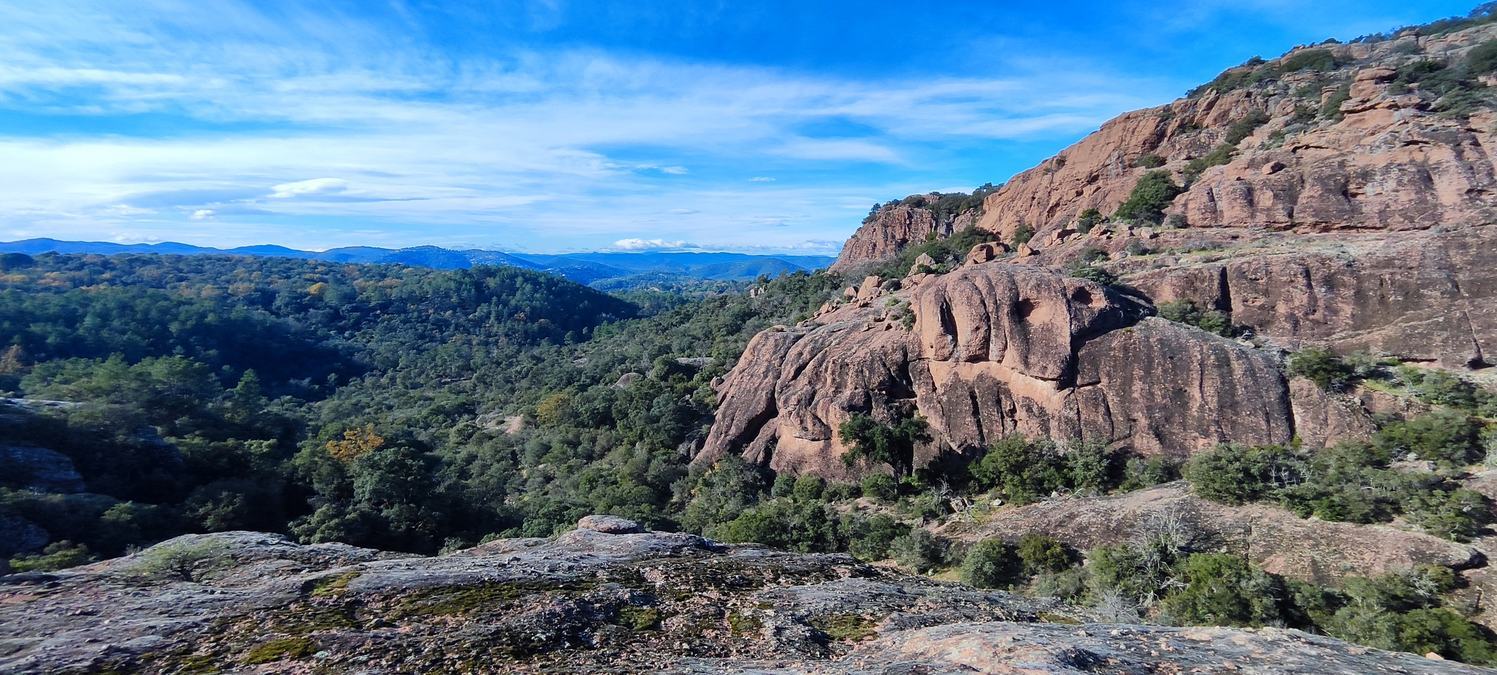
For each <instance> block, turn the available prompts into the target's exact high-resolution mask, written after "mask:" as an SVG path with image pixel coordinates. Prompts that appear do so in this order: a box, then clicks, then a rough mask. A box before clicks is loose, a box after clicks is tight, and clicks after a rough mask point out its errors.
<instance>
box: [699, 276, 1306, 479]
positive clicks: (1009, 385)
mask: <svg viewBox="0 0 1497 675" xmlns="http://www.w3.org/2000/svg"><path fill="white" fill-rule="evenodd" d="M906 281H907V283H906V284H905V286H904V287H903V288H901V289H900V290H898V291H890V292H884V293H883V294H882V295H878V296H875V297H868V298H865V297H863V296H862V295H859V296H858V297H857V299H855V300H854V301H852V302H851V303H849V304H847V305H844V306H842V307H840V308H838V309H835V310H833V311H831V312H829V313H826V314H823V315H821V316H819V317H818V318H817V319H816V320H815V321H814V322H813V324H812V325H805V326H800V327H795V328H785V329H780V330H772V331H768V332H765V333H762V334H760V335H758V336H756V337H755V338H754V339H753V340H752V341H751V342H750V343H749V346H748V348H747V349H746V350H745V353H744V355H743V358H742V359H740V360H739V364H738V366H737V367H736V368H735V369H734V370H733V372H732V373H730V374H729V375H728V377H727V378H726V380H725V381H724V382H723V384H722V386H721V387H720V388H719V392H720V394H719V405H718V415H717V422H716V424H715V425H714V426H713V428H712V431H711V433H710V435H709V436H708V439H707V442H706V444H705V446H704V448H703V450H702V452H701V454H700V455H698V457H697V460H696V461H698V462H703V463H711V462H715V461H717V459H719V458H721V457H723V456H726V455H728V454H730V453H737V454H742V455H743V456H744V457H745V458H747V459H748V460H749V461H752V462H756V463H759V464H761V465H764V466H766V467H768V468H770V469H773V470H775V471H786V472H791V473H814V474H818V475H822V476H826V477H831V478H843V477H847V476H848V474H849V473H855V472H856V471H859V470H866V467H865V468H862V469H857V470H849V469H848V468H847V467H846V466H845V465H844V464H843V463H842V462H841V461H840V459H839V458H840V456H841V455H842V453H843V452H845V450H846V448H844V447H843V445H842V443H841V441H840V439H839V438H838V436H837V429H838V427H839V426H840V425H841V423H842V422H843V421H845V420H847V419H848V418H849V417H850V416H851V415H853V414H855V413H868V414H872V415H874V416H875V417H882V418H889V417H891V416H892V415H894V414H896V413H897V412H898V411H899V410H900V409H901V408H913V409H914V410H915V411H917V412H918V413H919V414H921V415H923V416H924V417H925V418H926V419H927V420H928V421H929V423H930V426H931V431H932V432H933V434H934V435H935V437H936V440H937V442H936V443H934V444H932V445H931V446H930V447H928V448H925V449H923V450H922V451H921V453H920V454H919V455H918V456H917V457H916V460H917V465H919V464H923V463H925V462H928V461H930V460H931V459H933V458H935V457H936V456H938V455H941V454H943V453H947V452H957V453H960V452H964V451H966V450H970V449H976V448H980V447H983V446H985V445H987V444H988V443H990V442H992V441H994V440H996V439H997V438H1000V437H1002V436H1004V435H1007V434H1011V433H1020V434H1024V435H1026V436H1031V437H1048V438H1057V439H1082V440H1094V441H1099V442H1103V443H1107V444H1112V445H1125V446H1128V447H1131V448H1133V449H1135V450H1136V451H1139V452H1143V453H1152V454H1158V453H1165V454H1172V455H1185V454H1188V453H1190V452H1193V451H1196V450H1200V449H1204V448H1207V447H1210V446H1212V445H1215V444H1217V443H1220V442H1223V441H1237V442H1243V443H1283V442H1287V441H1288V440H1289V439H1290V438H1291V437H1292V436H1293V435H1294V432H1295V425H1294V416H1293V406H1292V405H1291V401H1290V397H1289V391H1288V386H1287V383H1286V381H1285V379H1284V376H1283V375H1282V374H1281V372H1280V370H1279V366H1278V363H1277V360H1276V358H1275V357H1274V356H1273V355H1272V354H1270V353H1266V352H1264V351H1262V350H1256V349H1253V348H1252V347H1249V346H1246V345H1243V344H1239V343H1237V342H1235V341H1232V340H1228V339H1225V338H1219V337H1216V336H1213V335H1210V334H1207V333H1205V332H1202V331H1199V330H1196V329H1193V328H1188V327H1184V326H1180V325H1177V324H1173V323H1170V322H1166V321H1163V320H1160V319H1154V318H1148V317H1147V314H1148V313H1149V308H1148V307H1147V305H1145V304H1141V303H1140V302H1138V301H1137V300H1134V299H1131V298H1129V297H1126V296H1123V295H1119V294H1118V293H1116V292H1114V291H1112V290H1110V289H1108V288H1105V287H1103V286H1101V285H1099V284H1096V283H1093V282H1089V281H1083V280H1081V279H1076V278H1072V277H1067V276H1064V275H1061V274H1058V273H1056V272H1053V271H1050V270H1046V269H1040V268H1028V267H1021V266H1015V265H1011V264H1007V263H1003V262H992V263H985V264H977V265H970V266H966V267H963V268H962V269H960V270H957V271H955V272H952V273H949V274H946V275H942V276H929V275H924V276H922V277H919V278H913V277H912V278H911V279H910V280H906ZM905 306H908V311H911V312H913V313H914V322H913V327H912V328H911V329H909V330H906V329H905V328H904V327H903V326H902V325H900V324H899V323H897V322H896V321H895V320H893V318H892V317H891V314H892V313H893V312H894V311H896V310H898V309H899V308H903V307H905ZM906 412H907V411H906Z"/></svg>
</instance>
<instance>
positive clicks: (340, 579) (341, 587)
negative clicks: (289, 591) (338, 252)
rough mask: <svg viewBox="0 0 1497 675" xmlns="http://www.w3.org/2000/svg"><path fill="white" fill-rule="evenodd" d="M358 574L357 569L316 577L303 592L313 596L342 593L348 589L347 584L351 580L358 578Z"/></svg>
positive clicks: (322, 596) (323, 596)
mask: <svg viewBox="0 0 1497 675" xmlns="http://www.w3.org/2000/svg"><path fill="white" fill-rule="evenodd" d="M359 576H360V573H359V572H358V571H357V570H354V571H351V572H344V573H342V574H336V575H333V576H327V577H318V578H316V579H313V580H311V581H310V582H309V583H308V586H307V588H306V591H305V592H306V593H307V595H310V596H312V597H314V598H328V597H336V596H339V595H343V594H344V593H345V592H347V591H348V585H349V584H351V583H353V580H354V579H357V578H359Z"/></svg>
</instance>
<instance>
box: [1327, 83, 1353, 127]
mask: <svg viewBox="0 0 1497 675" xmlns="http://www.w3.org/2000/svg"><path fill="white" fill-rule="evenodd" d="M1350 98H1351V85H1350V84H1343V85H1341V86H1340V87H1337V88H1336V90H1335V91H1333V92H1331V95H1330V96H1328V97H1326V99H1325V102H1324V103H1322V104H1321V105H1320V116H1321V117H1323V118H1325V119H1331V120H1339V119H1341V117H1342V114H1341V104H1342V103H1345V102H1347V100H1349V99H1350Z"/></svg>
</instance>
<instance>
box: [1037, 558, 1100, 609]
mask: <svg viewBox="0 0 1497 675" xmlns="http://www.w3.org/2000/svg"><path fill="white" fill-rule="evenodd" d="M1087 591H1088V589H1087V571H1086V568H1083V567H1079V566H1075V567H1069V568H1067V569H1064V570H1061V571H1059V572H1042V573H1040V574H1038V575H1036V576H1035V577H1034V578H1033V579H1031V580H1030V582H1029V594H1030V595H1033V596H1035V597H1041V598H1059V599H1061V600H1062V601H1065V602H1071V603H1077V604H1079V603H1080V602H1081V601H1082V599H1083V598H1085V597H1086V595H1087Z"/></svg>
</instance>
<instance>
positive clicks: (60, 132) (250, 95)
mask: <svg viewBox="0 0 1497 675" xmlns="http://www.w3.org/2000/svg"><path fill="white" fill-rule="evenodd" d="M1471 6H1472V3H1471V2H1470V1H1469V0H1468V2H1464V3H1463V2H1444V1H1441V0H1422V1H1419V2H1409V1H1407V0H1403V1H1397V2H1395V1H1384V0H1320V1H1318V2H1290V1H1288V0H1231V1H1227V0H1194V1H1189V2H1186V1H1180V2H1175V1H1172V0H1154V1H1135V0H1116V1H1112V2H1001V1H997V0H994V1H989V2H921V3H914V2H909V3H894V2H876V1H875V2H809V1H806V0H801V1H799V2H758V3H755V2H746V1H742V0H740V1H737V2H726V1H724V2H711V1H701V2H648V1H646V0H633V1H629V2H569V1H568V0H549V1H536V2H493V1H491V2H461V1H450V2H436V1H432V0H363V1H359V2H337V1H324V2H278V1H275V0H261V1H258V2H228V1H225V2H215V1H213V0H130V1H125V0H107V1H104V2H74V1H70V0H49V1H46V2H42V1H39V0H0V157H4V158H5V161H4V162H0V239H19V238H27V237H56V238H62V239H91V240H105V241H120V242H151V241H163V240H170V241H182V242H188V243H194V244H203V245H219V246H234V245H243V244H257V243H276V244H284V245H288V246H295V247H301V248H315V249H322V248H328V247H332V246H345V245H375V246H411V245H420V244H435V245H440V246H449V247H480V248H495V249H505V250H519V251H537V252H541V251H572V250H597V249H625V250H627V249H643V248H681V249H691V248H702V249H712V250H740V251H748V252H800V253H824V252H835V251H836V250H837V248H838V247H839V246H840V244H841V241H842V239H843V238H845V237H846V236H847V235H848V234H850V233H851V232H852V230H853V229H855V228H856V226H857V225H858V222H859V220H860V219H861V218H862V216H863V215H864V214H865V213H866V212H867V210H868V207H869V205H870V204H872V203H874V202H876V201H882V200H887V199H890V198H894V197H901V196H904V195H906V194H910V193H914V192H925V191H929V190H953V189H970V188H971V187H972V186H975V185H979V184H981V183H984V182H988V181H992V182H995V183H999V182H1002V181H1003V180H1005V179H1006V178H1007V177H1009V176H1011V175H1013V174H1014V173H1016V172H1018V171H1021V170H1023V169H1025V168H1027V167H1029V166H1031V165H1033V164H1034V163H1036V162H1038V161H1039V160H1041V159H1043V158H1045V157H1047V156H1049V155H1051V154H1053V153H1054V152H1055V151H1057V150H1059V149H1061V148H1063V147H1065V146H1066V145H1069V144H1070V143H1072V142H1074V141H1075V140H1076V139H1078V138H1080V137H1081V136H1083V135H1085V134H1086V133H1087V132H1089V131H1090V130H1092V129H1095V128H1096V127H1097V126H1098V125H1099V124H1100V123H1101V122H1103V121H1104V120H1106V119H1108V118H1110V117H1112V116H1114V115H1116V114H1118V113H1121V112H1124V111H1127V110H1131V109H1134V108H1139V107H1145V106H1150V105H1157V104H1160V103H1164V102H1167V101H1169V100H1171V99H1173V98H1175V97H1177V96H1179V95H1180V94H1181V93H1182V92H1183V91H1184V90H1186V89H1188V88H1189V87H1191V86H1194V85H1196V84H1199V83H1200V82H1203V81H1206V80H1208V79H1210V78H1211V77H1213V76H1214V75H1215V74H1216V73H1218V72H1220V71H1221V70H1222V69H1223V68H1225V67H1228V66H1231V65H1233V64H1237V63H1240V62H1242V61H1243V60H1245V59H1247V58H1248V57H1250V56H1253V55H1262V56H1265V57H1271V56H1275V55H1278V54H1279V53H1281V52H1283V51H1285V50H1287V49H1288V48H1290V47H1292V46H1294V45H1296V44H1302V43H1307V42H1316V41H1319V40H1321V39H1323V38H1325V37H1337V38H1341V39H1349V38H1353V37H1356V36H1357V35H1361V34H1364V33H1369V32H1376V31H1381V30H1385V29H1387V28H1391V27H1394V26H1399V25H1406V24H1411V23H1421V22H1425V21H1428V20H1431V19H1435V18H1439V17H1444V16H1451V15H1456V14H1464V13H1466V12H1467V11H1469V9H1470V8H1471Z"/></svg>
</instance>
